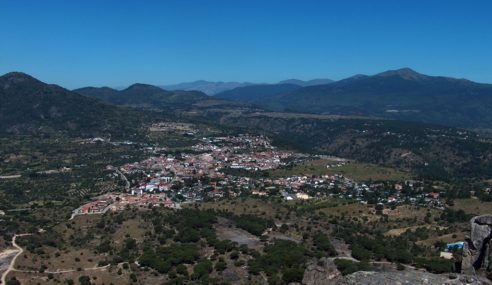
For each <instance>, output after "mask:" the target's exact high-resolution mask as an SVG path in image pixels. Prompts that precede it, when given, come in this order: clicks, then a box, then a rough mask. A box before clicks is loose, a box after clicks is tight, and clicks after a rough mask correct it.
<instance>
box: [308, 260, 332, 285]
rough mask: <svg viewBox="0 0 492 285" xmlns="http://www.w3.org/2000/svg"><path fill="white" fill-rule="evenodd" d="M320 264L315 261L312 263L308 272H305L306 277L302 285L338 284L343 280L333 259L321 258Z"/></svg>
mask: <svg viewBox="0 0 492 285" xmlns="http://www.w3.org/2000/svg"><path fill="white" fill-rule="evenodd" d="M319 261H320V262H319V263H318V262H316V261H315V260H313V261H311V262H310V263H309V264H308V266H307V268H306V271H304V277H303V279H302V284H306V285H325V284H337V282H338V279H339V278H341V274H340V271H338V270H337V267H336V265H335V263H334V262H333V260H332V259H328V258H321V259H320V260H319Z"/></svg>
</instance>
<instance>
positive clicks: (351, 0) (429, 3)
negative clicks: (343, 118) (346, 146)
mask: <svg viewBox="0 0 492 285" xmlns="http://www.w3.org/2000/svg"><path fill="white" fill-rule="evenodd" d="M491 13H492V1H490V0H475V1H466V0H462V1H453V0H421V1H417V0H408V1H407V0H373V1H367V0H359V1H355V0H344V1H341V0H340V1H327V0H325V1H321V0H319V1H315V0H298V1H294V0H261V1H260V0H208V1H200V0H168V1H164V0H162V1H152V0H145V1H137V0H134V1H130V0H114V1H110V0H106V1H102V0H98V1H96V0H83V1H82V0H80V1H76V0H70V1H67V0H59V1H55V0H43V1H38V0H31V1H26V0H0V26H1V27H2V32H1V35H0V37H1V40H0V73H2V74H3V73H6V72H9V71H14V70H15V71H23V72H26V73H29V74H31V75H33V76H35V77H38V78H39V79H41V80H43V81H46V82H50V83H56V84H59V85H62V86H65V87H68V88H76V87H82V86H87V85H92V86H103V85H106V86H125V85H128V84H131V83H134V82H143V83H150V84H171V83H178V82H183V81H192V80H198V79H205V80H214V81H215V80H221V81H250V82H275V81H279V80H283V79H288V78H299V79H312V78H331V79H341V78H344V77H348V76H351V75H353V74H356V73H364V74H374V73H377V72H380V71H384V70H388V69H395V68H400V67H411V68H413V69H415V70H417V71H419V72H422V73H426V74H431V75H446V76H454V77H464V78H469V79H471V80H475V81H479V82H489V83H492V16H491Z"/></svg>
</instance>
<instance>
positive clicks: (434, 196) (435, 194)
mask: <svg viewBox="0 0 492 285" xmlns="http://www.w3.org/2000/svg"><path fill="white" fill-rule="evenodd" d="M427 197H429V198H431V199H439V193H437V192H430V193H429V194H427Z"/></svg>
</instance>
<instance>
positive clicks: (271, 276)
mask: <svg viewBox="0 0 492 285" xmlns="http://www.w3.org/2000/svg"><path fill="white" fill-rule="evenodd" d="M307 254H308V252H307V250H306V249H305V248H304V247H303V246H302V245H300V244H297V243H295V242H292V241H287V240H275V242H274V243H273V244H272V245H269V246H267V247H265V254H264V255H257V256H256V258H255V259H252V260H250V261H249V262H248V266H249V272H250V273H252V274H259V273H260V272H262V271H263V272H265V274H266V275H267V276H268V282H269V284H280V283H282V284H287V283H290V282H301V281H302V277H303V274H304V270H305V263H306V259H307Z"/></svg>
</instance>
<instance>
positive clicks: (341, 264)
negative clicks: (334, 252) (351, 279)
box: [334, 258, 369, 275]
mask: <svg viewBox="0 0 492 285" xmlns="http://www.w3.org/2000/svg"><path fill="white" fill-rule="evenodd" d="M334 262H335V265H336V266H337V269H338V271H340V273H342V275H347V274H352V273H354V272H357V271H364V270H369V263H368V262H367V261H362V262H354V261H351V260H348V259H341V258H336V259H335V261H334Z"/></svg>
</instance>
